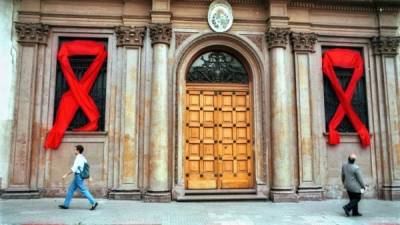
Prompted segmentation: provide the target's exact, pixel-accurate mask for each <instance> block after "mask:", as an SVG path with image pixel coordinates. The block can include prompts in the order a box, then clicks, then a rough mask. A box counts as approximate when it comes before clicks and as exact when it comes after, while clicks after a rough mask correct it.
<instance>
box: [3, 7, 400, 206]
mask: <svg viewBox="0 0 400 225" xmlns="http://www.w3.org/2000/svg"><path fill="white" fill-rule="evenodd" d="M76 2H77V1H76V0H71V1H56V0H47V1H41V0H22V1H21V5H20V8H21V10H20V11H19V13H18V16H17V17H16V18H15V19H14V22H19V23H18V25H17V29H18V30H19V36H18V38H19V39H18V41H19V44H18V46H19V48H18V54H17V53H16V52H17V51H16V50H15V48H16V47H14V48H13V46H17V44H13V42H12V41H11V40H10V36H11V30H12V29H11V24H12V14H10V13H8V12H9V11H10V12H11V11H12V7H13V6H12V4H11V2H10V1H9V2H5V3H1V4H6V7H9V8H11V10H9V11H7V13H6V14H5V17H3V18H2V20H1V22H2V23H3V24H5V28H6V29H5V30H6V31H7V32H6V33H5V34H3V33H2V34H3V35H1V38H3V39H4V38H5V39H6V41H5V43H7V44H6V45H1V49H0V50H2V52H10V54H7V57H6V58H5V59H4V60H6V61H5V62H4V64H5V66H6V67H5V68H7V70H6V71H9V72H7V73H8V74H6V76H2V77H6V79H7V78H9V80H7V81H6V82H1V85H5V84H7V87H2V89H0V90H2V91H3V90H10V91H7V93H8V95H7V94H6V95H1V97H0V98H1V102H2V104H3V102H6V105H7V107H2V108H1V109H2V110H5V111H4V112H3V111H0V112H1V113H2V114H1V115H2V116H1V117H0V118H1V119H2V121H1V123H6V124H5V125H3V124H1V125H2V127H5V128H6V129H2V130H1V131H0V132H2V133H0V134H1V136H0V146H1V149H0V151H4V152H0V155H1V160H3V163H2V164H1V166H2V167H1V168H0V171H1V173H5V171H6V170H3V168H7V165H8V159H9V157H8V155H9V154H10V153H9V152H10V149H13V150H12V151H11V152H12V154H11V155H12V157H11V160H10V163H11V164H12V166H10V172H9V173H10V176H9V178H8V176H5V175H3V174H0V176H3V177H7V179H4V178H3V183H4V182H5V181H7V180H8V181H9V185H8V186H7V187H8V190H7V191H8V193H10V194H9V196H11V195H13V194H15V193H16V192H28V193H30V194H32V193H33V192H36V194H35V196H39V195H41V194H42V196H43V195H44V196H57V195H64V194H65V188H66V185H67V183H63V182H62V179H61V175H62V174H63V173H65V170H67V169H68V167H69V166H68V165H70V164H71V162H72V160H73V155H72V152H71V148H72V147H73V146H74V145H75V144H78V143H79V144H84V145H85V146H86V147H87V151H86V152H85V153H86V155H87V157H88V159H89V160H90V161H91V162H96V165H94V166H93V167H92V168H93V170H92V172H93V177H94V182H93V183H92V186H91V187H90V188H91V190H92V191H94V192H95V193H98V195H101V196H107V194H109V195H108V196H109V197H111V198H116V199H119V198H128V199H140V198H143V196H147V197H146V198H145V199H147V200H148V201H153V200H155V199H158V201H162V200H163V199H164V200H168V199H170V193H171V190H172V192H173V193H174V194H176V195H178V196H179V195H184V194H185V191H184V184H183V183H184V168H183V163H182V160H183V158H184V157H183V150H182V149H184V147H183V146H184V144H183V143H184V139H185V137H184V132H183V127H181V126H182V124H183V122H182V121H183V120H182V118H183V116H182V115H183V114H182V105H183V102H184V93H185V78H184V77H185V75H186V70H185V66H182V65H186V64H187V65H189V64H190V61H191V59H192V58H193V57H194V55H196V54H197V53H198V52H200V51H202V50H204V49H212V48H213V47H215V46H217V45H219V46H223V47H224V48H225V49H229V48H230V49H236V50H237V51H239V50H240V51H239V52H240V54H241V58H243V59H244V60H245V61H247V63H248V64H249V67H250V70H252V71H251V72H252V75H253V76H254V80H253V81H254V82H253V83H252V85H253V87H252V91H254V98H253V102H254V113H253V117H254V124H255V127H254V130H253V134H254V137H255V140H254V145H253V147H254V151H255V177H256V180H255V181H256V184H257V186H256V187H255V189H257V191H258V192H262V194H264V195H263V196H271V198H272V199H273V200H275V201H280V200H285V201H286V200H297V198H300V199H321V198H323V197H324V196H323V194H325V197H328V198H340V197H342V196H343V193H344V189H343V186H342V184H341V181H340V166H341V163H342V162H344V161H345V160H346V157H347V155H348V154H349V153H350V152H356V153H358V155H359V160H358V162H359V164H360V166H361V168H362V170H363V172H364V174H365V176H366V180H367V182H368V183H369V184H370V185H371V189H370V190H369V191H368V193H367V195H368V197H379V196H381V197H382V198H385V199H395V198H400V194H399V193H400V157H399V156H400V148H399V147H398V146H400V144H399V143H400V136H399V135H398V134H399V130H398V127H400V126H393V127H391V124H395V123H398V122H399V121H400V119H399V116H398V115H399V114H398V110H399V108H400V97H399V93H398V91H397V92H396V90H399V87H400V83H399V79H398V76H396V73H395V71H398V64H399V57H398V56H397V52H398V49H397V47H398V42H396V40H397V38H396V37H394V36H395V35H398V25H399V14H398V12H397V11H396V9H390V8H382V10H381V11H379V13H378V11H377V9H376V8H374V7H372V6H365V7H364V6H362V7H361V6H343V7H335V6H332V5H322V4H305V3H304V2H302V1H291V2H290V3H289V4H287V3H285V2H284V1H278V0H276V1H275V0H270V1H267V2H266V1H258V0H257V1H238V0H233V1H230V2H232V7H233V11H234V15H235V20H234V24H233V26H232V29H231V30H229V31H228V32H226V33H223V34H220V33H215V32H213V31H211V29H210V28H209V26H208V24H207V16H206V15H207V10H208V4H209V3H208V1H195V0H184V1H180V0H175V1H164V0H162V1H161V0H158V1H157V0H153V1H150V0H148V1H122V0H121V1H116V0H104V1H101V2H98V3H96V4H94V3H93V2H92V1H88V0H82V1H79V5H77V4H76ZM249 12H253V13H249ZM378 17H379V20H378ZM155 24H156V25H155ZM157 24H158V25H157ZM170 24H171V25H170ZM378 28H379V29H378ZM32 30H33V31H34V32H33V35H32V36H29V35H27V34H32V33H30V32H32ZM2 32H3V30H2ZM62 37H83V38H101V39H106V40H107V44H108V45H107V48H108V49H107V51H108V54H109V57H108V61H107V68H108V69H107V92H106V113H105V114H106V119H105V124H106V125H105V127H106V129H105V131H104V132H91V133H83V132H67V134H66V136H65V138H64V139H63V142H62V144H61V146H60V148H59V149H58V150H56V151H45V150H44V149H43V147H42V146H43V141H44V139H45V136H46V133H47V132H48V130H49V129H50V128H51V126H52V124H53V117H54V89H55V71H56V65H57V59H56V57H55V56H56V54H57V51H58V45H59V40H60V38H62ZM3 46H4V47H3ZM326 46H340V47H356V48H360V49H362V51H363V55H364V60H365V62H366V67H365V69H366V73H365V75H366V81H367V98H368V115H369V124H370V133H371V139H372V144H371V146H370V147H369V148H368V149H362V148H361V147H360V144H359V139H358V138H357V135H356V134H350V135H347V136H344V137H342V143H341V144H340V145H338V146H336V147H333V146H330V145H328V144H327V136H326V129H325V127H324V126H325V125H324V124H325V123H324V122H325V114H324V94H323V89H322V88H321V87H322V86H323V79H322V78H323V75H322V71H321V57H322V48H323V47H326ZM3 48H6V49H3ZM393 49H394V50H393ZM194 50H196V51H194ZM16 55H18V62H17V63H15V62H16V60H15V58H16ZM13 59H14V60H13ZM1 60H3V58H2V59H1ZM1 63H3V61H1ZM16 64H18V65H17V66H16V68H14V69H13V66H15V65H16ZM187 65H186V66H187ZM307 65H308V66H307ZM13 71H15V74H16V75H15V76H13V74H14V73H13ZM14 77H17V79H18V81H19V82H17V85H15V87H14V86H13V85H12V83H13V82H12V79H11V78H14ZM1 79H3V78H1ZM394 80H395V81H397V83H396V82H392V81H394ZM166 83H167V84H168V87H167V86H166ZM154 87H159V89H154ZM282 88H283V89H282ZM11 90H13V91H14V92H15V95H16V103H15V106H13V104H12V102H13V101H12V99H14V97H13V92H12V91H11ZM282 90H284V91H283V92H282V94H281V93H280V92H281V91H282ZM160 91H161V92H160ZM3 99H5V100H3ZM167 103H168V104H167ZM300 103H301V104H300ZM10 104H11V105H10ZM13 110H15V114H14V115H15V116H16V118H18V119H15V123H14V127H15V129H14V131H13V132H14V134H13V135H14V137H15V138H14V141H13V144H12V148H11V147H10V145H11V144H10V143H11V142H10V136H11V135H10V133H5V134H4V132H6V131H8V132H10V131H11V130H12V129H11V127H12V126H11V122H10V121H11V120H12V117H11V115H13ZM3 115H5V116H3ZM152 115H153V116H152ZM154 115H156V116H159V117H160V118H161V116H160V115H162V118H163V119H162V122H160V121H157V120H156V119H157V117H156V116H154ZM277 115H278V116H277ZM152 117H153V118H152ZM3 118H6V119H5V120H4V119H3ZM19 118H23V119H19ZM166 120H168V122H166ZM7 121H8V122H7ZM7 127H8V129H7ZM157 132H159V133H157ZM279 132H282V133H283V134H282V135H279ZM3 171H4V172H3ZM3 187H4V186H3ZM182 190H183V191H182ZM146 193H147V195H145V194H146ZM29 196H30V197H32V195H29ZM3 197H4V195H3Z"/></svg>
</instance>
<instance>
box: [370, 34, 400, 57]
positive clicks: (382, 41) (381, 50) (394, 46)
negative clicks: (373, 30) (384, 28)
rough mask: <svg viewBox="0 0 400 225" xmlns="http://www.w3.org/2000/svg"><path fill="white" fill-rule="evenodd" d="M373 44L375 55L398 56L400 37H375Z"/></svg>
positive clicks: (372, 40)
mask: <svg viewBox="0 0 400 225" xmlns="http://www.w3.org/2000/svg"><path fill="white" fill-rule="evenodd" d="M371 43H372V50H373V52H374V54H378V55H379V54H382V55H397V54H398V48H399V44H400V37H382V36H378V37H373V38H372V39H371Z"/></svg>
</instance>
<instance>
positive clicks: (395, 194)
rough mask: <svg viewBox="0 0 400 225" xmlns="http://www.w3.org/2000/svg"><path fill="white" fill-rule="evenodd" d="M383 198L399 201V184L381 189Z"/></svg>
mask: <svg viewBox="0 0 400 225" xmlns="http://www.w3.org/2000/svg"><path fill="white" fill-rule="evenodd" d="M381 196H382V199H384V200H392V201H400V186H385V187H383V188H382V189H381Z"/></svg>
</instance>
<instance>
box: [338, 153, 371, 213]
mask: <svg viewBox="0 0 400 225" xmlns="http://www.w3.org/2000/svg"><path fill="white" fill-rule="evenodd" d="M355 161H356V155H355V154H354V153H353V154H350V155H349V158H348V162H347V163H346V164H344V165H343V166H342V182H343V184H344V187H345V188H346V190H347V193H348V195H349V199H350V202H349V203H348V204H347V205H345V206H343V209H344V213H345V214H346V216H350V211H352V212H353V216H362V214H361V213H360V212H358V202H359V201H360V200H361V194H362V193H363V192H364V191H365V184H364V181H363V179H362V177H361V172H360V168H359V167H358V165H357V164H355V163H354V162H355Z"/></svg>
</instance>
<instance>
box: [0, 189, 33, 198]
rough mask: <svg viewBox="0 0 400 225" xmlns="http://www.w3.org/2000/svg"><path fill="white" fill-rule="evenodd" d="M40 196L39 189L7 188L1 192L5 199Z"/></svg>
mask: <svg viewBox="0 0 400 225" xmlns="http://www.w3.org/2000/svg"><path fill="white" fill-rule="evenodd" d="M40 197H41V196H40V192H39V191H37V190H28V191H16V190H7V189H6V190H4V191H2V193H1V198H3V199H37V198H40Z"/></svg>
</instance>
